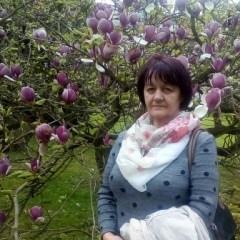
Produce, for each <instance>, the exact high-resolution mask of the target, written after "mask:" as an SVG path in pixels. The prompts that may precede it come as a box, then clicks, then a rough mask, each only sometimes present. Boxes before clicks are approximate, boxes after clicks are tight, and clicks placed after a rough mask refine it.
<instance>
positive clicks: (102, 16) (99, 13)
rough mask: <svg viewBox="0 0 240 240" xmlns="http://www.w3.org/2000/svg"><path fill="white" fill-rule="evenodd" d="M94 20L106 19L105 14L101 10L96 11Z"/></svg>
mask: <svg viewBox="0 0 240 240" xmlns="http://www.w3.org/2000/svg"><path fill="white" fill-rule="evenodd" d="M96 18H97V20H100V19H102V18H105V19H107V14H106V13H105V12H104V11H103V10H98V12H97V14H96Z"/></svg>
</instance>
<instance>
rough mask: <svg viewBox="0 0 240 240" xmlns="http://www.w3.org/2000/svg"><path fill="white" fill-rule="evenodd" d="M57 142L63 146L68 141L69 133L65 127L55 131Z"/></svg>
mask: <svg viewBox="0 0 240 240" xmlns="http://www.w3.org/2000/svg"><path fill="white" fill-rule="evenodd" d="M55 133H56V137H57V141H59V142H60V143H62V144H65V143H66V142H67V141H68V138H69V131H68V129H67V128H66V127H65V126H60V127H58V128H57V129H56V131H55Z"/></svg>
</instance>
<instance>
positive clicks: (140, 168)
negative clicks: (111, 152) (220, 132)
mask: <svg viewBox="0 0 240 240" xmlns="http://www.w3.org/2000/svg"><path fill="white" fill-rule="evenodd" d="M198 126H200V120H199V119H198V118H197V117H196V116H194V115H193V114H191V113H188V112H182V113H180V114H179V115H178V116H177V117H176V118H174V119H173V120H172V121H170V122H169V123H168V124H166V125H165V126H163V127H160V128H156V127H155V126H153V125H151V123H150V117H149V114H148V113H145V114H144V115H142V116H141V117H140V118H139V119H138V120H137V122H136V123H135V124H133V125H132V127H131V128H130V129H129V130H128V131H127V132H126V134H125V136H124V139H123V141H122V146H121V149H120V151H119V154H118V157H117V160H116V162H117V164H118V167H119V169H120V171H121V173H122V175H123V177H124V178H125V179H126V180H127V181H128V182H129V183H130V184H131V185H132V186H133V187H134V188H135V189H137V190H138V191H140V192H144V191H146V190H147V186H146V184H147V182H148V181H149V180H151V179H152V178H153V177H155V176H156V175H157V174H158V173H160V172H161V171H162V170H163V169H164V168H165V167H167V166H168V165H169V164H170V163H171V162H172V161H173V160H175V159H176V158H177V157H178V156H179V154H180V153H181V152H182V151H183V149H184V148H185V147H186V145H187V143H188V141H189V136H190V133H191V131H192V130H193V129H194V128H196V127H198ZM146 151H147V153H146V154H144V153H145V152H146Z"/></svg>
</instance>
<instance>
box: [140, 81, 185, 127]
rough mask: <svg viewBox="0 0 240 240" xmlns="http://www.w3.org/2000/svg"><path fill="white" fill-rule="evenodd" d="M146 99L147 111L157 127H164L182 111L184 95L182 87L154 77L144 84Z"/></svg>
mask: <svg viewBox="0 0 240 240" xmlns="http://www.w3.org/2000/svg"><path fill="white" fill-rule="evenodd" d="M144 99H145V104H146V107H147V111H148V113H149V114H150V116H151V117H152V120H153V125H154V126H155V127H162V126H164V125H166V124H167V123H169V122H170V121H171V120H173V119H174V118H175V117H177V115H178V114H179V112H180V103H181V101H182V96H181V93H180V89H179V88H178V87H177V86H173V85H171V84H169V83H165V82H163V81H161V80H156V79H154V77H153V78H152V80H151V82H146V83H145V86H144Z"/></svg>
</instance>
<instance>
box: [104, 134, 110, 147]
mask: <svg viewBox="0 0 240 240" xmlns="http://www.w3.org/2000/svg"><path fill="white" fill-rule="evenodd" d="M111 141H112V139H110V136H109V135H108V134H107V133H106V135H105V137H104V139H103V144H104V146H105V147H108V146H109V145H110V143H111Z"/></svg>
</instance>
